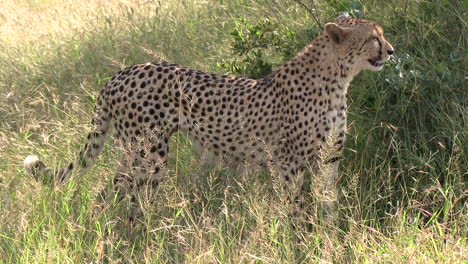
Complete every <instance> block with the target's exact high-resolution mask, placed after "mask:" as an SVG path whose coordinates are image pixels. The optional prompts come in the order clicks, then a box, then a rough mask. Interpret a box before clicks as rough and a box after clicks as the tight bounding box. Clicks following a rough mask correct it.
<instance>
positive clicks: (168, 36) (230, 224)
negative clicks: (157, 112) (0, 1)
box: [0, 0, 468, 263]
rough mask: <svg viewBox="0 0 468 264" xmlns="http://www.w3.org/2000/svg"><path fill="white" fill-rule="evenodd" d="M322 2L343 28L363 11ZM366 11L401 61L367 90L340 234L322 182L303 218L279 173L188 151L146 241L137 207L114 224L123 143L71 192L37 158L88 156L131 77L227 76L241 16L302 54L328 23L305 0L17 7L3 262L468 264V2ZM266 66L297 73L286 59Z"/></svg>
mask: <svg viewBox="0 0 468 264" xmlns="http://www.w3.org/2000/svg"><path fill="white" fill-rule="evenodd" d="M304 2H305V3H309V1H304ZM315 2H316V3H317V5H318V7H319V14H320V18H321V20H322V21H327V22H328V21H332V20H333V18H334V17H336V16H337V15H339V13H340V12H341V10H342V8H343V7H342V5H340V3H342V2H347V1H315ZM135 3H138V4H135ZM361 3H362V5H361V7H359V8H360V9H362V10H364V14H365V16H366V17H367V18H370V19H373V20H376V21H378V22H379V23H380V24H382V25H383V26H384V28H385V32H386V36H387V39H388V40H389V41H390V42H391V43H392V44H394V46H395V48H396V55H395V59H394V60H393V61H392V62H391V63H390V64H389V65H387V66H386V67H385V69H384V70H383V71H382V72H379V73H375V72H365V73H362V74H361V75H359V76H358V77H357V78H356V79H355V80H354V81H353V83H352V84H351V87H350V89H349V91H350V94H349V134H348V137H347V143H346V149H345V152H344V159H343V162H342V164H341V177H340V182H339V184H338V187H339V203H338V208H339V217H340V221H339V223H338V224H336V225H330V224H328V223H327V221H326V220H327V219H323V218H322V217H320V216H319V214H316V212H317V205H318V204H319V202H320V199H319V198H318V197H316V196H314V195H312V194H313V193H315V192H316V190H315V189H314V186H313V185H312V186H311V184H310V183H311V182H313V180H311V179H308V180H307V182H308V185H307V186H308V187H307V188H308V192H307V193H306V197H305V206H306V207H307V208H310V210H309V213H308V214H307V215H303V216H300V217H290V216H289V214H288V211H289V210H288V208H287V207H286V206H285V203H284V202H283V201H282V198H281V192H279V191H278V189H279V186H278V184H277V180H276V178H275V177H274V176H272V175H270V174H269V173H267V172H265V171H260V172H246V173H238V172H233V171H231V170H229V169H227V168H224V167H223V166H217V167H210V166H208V165H205V164H204V162H203V160H202V159H203V157H199V156H197V155H194V154H192V153H191V151H190V143H189V142H188V140H187V139H185V138H183V137H173V138H172V142H171V144H172V146H171V147H172V150H173V151H172V154H171V157H170V164H169V170H168V175H167V177H166V181H165V183H164V184H163V185H162V186H161V188H160V189H159V190H158V193H157V198H156V202H154V203H153V204H145V203H143V204H142V207H143V209H144V217H143V218H142V219H141V220H142V222H141V223H139V224H137V225H136V226H135V227H132V226H130V225H129V224H128V223H127V222H126V220H125V219H126V212H127V208H126V207H127V204H126V203H125V202H115V203H112V204H111V206H110V207H109V208H106V209H105V210H99V209H97V206H98V200H99V199H98V198H97V195H98V193H99V192H100V190H102V189H105V188H108V185H109V182H110V181H111V178H112V176H113V174H114V169H115V166H116V163H117V162H116V160H117V159H118V156H119V149H118V147H115V146H116V145H117V143H116V142H115V141H114V140H113V139H110V140H109V141H108V142H109V143H110V144H107V147H106V149H105V152H104V154H103V155H102V156H101V157H100V159H99V162H98V165H97V166H96V167H95V168H94V169H93V170H92V171H91V172H89V173H87V174H86V175H85V176H84V177H82V178H76V179H73V180H72V181H70V182H69V183H68V184H67V185H66V186H60V187H48V186H43V185H41V184H40V183H38V182H36V181H35V180H34V179H32V178H30V177H29V176H28V175H27V174H26V172H25V170H24V169H23V168H22V164H21V163H22V160H23V159H24V158H25V157H26V155H28V154H32V153H36V154H38V155H40V156H41V157H42V158H43V159H44V160H45V161H46V162H47V164H50V165H53V166H60V165H61V164H62V165H63V164H65V163H66V162H67V161H69V160H70V159H73V157H74V156H75V155H76V154H77V153H78V152H79V150H80V147H81V146H82V144H83V142H84V140H85V136H84V135H85V134H86V133H84V131H88V130H89V129H90V125H89V121H90V120H91V112H92V108H93V105H94V101H95V99H96V96H97V94H98V92H99V91H100V89H102V87H103V84H104V83H105V82H106V80H107V79H109V78H111V77H112V75H113V74H114V73H115V72H117V71H118V70H119V69H120V68H121V67H123V66H128V65H131V64H135V63H141V62H146V61H154V60H158V59H167V60H170V61H173V62H176V63H179V64H183V65H186V66H190V67H195V68H198V69H201V70H205V71H212V72H225V69H222V68H219V67H217V65H218V63H220V62H222V61H223V60H229V59H236V55H233V53H232V52H233V51H232V44H233V39H232V36H231V35H230V33H231V32H232V31H233V30H234V29H235V21H237V20H238V19H239V18H240V17H244V18H245V20H246V21H249V22H250V23H252V24H255V23H256V21H257V20H258V19H259V18H261V19H263V18H268V19H269V20H270V21H272V22H273V24H274V25H278V26H281V27H287V28H289V29H291V30H294V31H295V32H297V33H298V36H297V39H296V40H297V43H284V45H289V46H292V45H294V47H296V46H297V47H298V49H299V47H303V46H305V45H306V44H307V42H308V41H310V39H311V38H312V37H313V36H315V35H316V34H317V33H318V29H317V27H316V25H315V24H314V22H313V20H312V19H311V18H310V15H309V14H308V13H307V12H306V11H305V10H304V9H301V7H300V6H298V5H297V4H296V3H295V2H294V1H287V0H278V1H269V0H268V1H267V0H251V1H247V0H229V1H228V0H216V1H215V0H212V1H202V0H196V1H189V0H172V1H160V2H159V1H128V2H127V1H117V0H112V1H106V2H105V3H104V2H102V1H92V0H86V1H75V2H73V3H72V4H70V3H66V2H62V1H58V0H36V1H26V0H23V1H21V0H17V1H14V0H11V1H7V2H6V3H5V4H4V6H3V7H2V8H3V9H2V10H0V20H1V21H2V22H3V25H1V26H0V93H1V94H2V96H0V212H1V213H0V223H1V225H0V262H1V263H91V262H92V263H100V262H105V263H114V262H121V263H127V262H128V263H141V262H149V263H184V262H186V263H192V262H194V263H252V262H253V263H331V262H333V263H466V262H467V261H468V258H467V257H466V252H467V246H466V237H467V231H468V230H467V226H468V223H467V220H468V219H467V215H468V212H467V194H468V188H467V186H466V182H467V176H468V144H467V142H468V137H467V136H468V126H467V125H468V90H467V87H468V85H467V79H466V78H467V76H468V70H467V69H468V67H467V63H466V62H467V61H468V57H467V53H466V44H467V43H466V37H467V36H466V32H464V29H466V12H467V4H466V1H442V0H434V1H432V2H426V1H420V0H415V1H404V0H401V1H391V2H390V1H388V2H385V1H362V2H361ZM453 3H456V5H453ZM345 4H346V3H345ZM355 6H357V5H356V4H355ZM297 51H299V50H297ZM265 56H267V58H269V59H270V60H271V61H272V63H273V64H274V65H278V64H279V63H281V62H282V61H281V60H283V61H284V58H281V56H280V57H278V56H277V54H273V51H272V50H268V49H266V50H265ZM239 59H241V58H239Z"/></svg>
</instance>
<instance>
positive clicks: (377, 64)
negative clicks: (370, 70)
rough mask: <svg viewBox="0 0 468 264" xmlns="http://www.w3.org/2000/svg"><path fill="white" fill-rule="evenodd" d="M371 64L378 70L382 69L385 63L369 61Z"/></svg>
mask: <svg viewBox="0 0 468 264" xmlns="http://www.w3.org/2000/svg"><path fill="white" fill-rule="evenodd" d="M367 61H368V62H369V64H370V65H372V66H374V67H376V68H382V67H383V65H384V63H383V62H379V61H378V60H367Z"/></svg>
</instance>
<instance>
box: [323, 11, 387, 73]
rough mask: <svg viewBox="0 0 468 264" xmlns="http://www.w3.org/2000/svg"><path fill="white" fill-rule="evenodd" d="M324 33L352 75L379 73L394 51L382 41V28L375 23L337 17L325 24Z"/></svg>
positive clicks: (385, 41)
mask: <svg viewBox="0 0 468 264" xmlns="http://www.w3.org/2000/svg"><path fill="white" fill-rule="evenodd" d="M324 33H325V34H326V35H328V36H329V37H330V38H331V40H332V41H333V42H334V44H335V47H336V49H337V53H338V55H339V57H341V58H344V61H346V62H347V66H348V67H350V69H351V70H353V71H354V72H355V73H358V72H360V71H362V70H373V71H380V70H382V68H383V66H384V63H385V62H387V61H388V60H389V59H390V56H391V55H392V54H393V52H394V49H393V47H392V45H391V44H390V43H389V42H388V41H387V40H386V39H385V38H384V32H383V28H382V27H381V26H379V25H378V24H376V23H375V22H372V21H369V20H364V19H357V18H351V17H349V16H340V17H338V18H337V19H336V20H335V22H334V23H328V24H326V25H325V30H324Z"/></svg>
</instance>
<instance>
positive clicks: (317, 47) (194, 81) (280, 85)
mask: <svg viewBox="0 0 468 264" xmlns="http://www.w3.org/2000/svg"><path fill="white" fill-rule="evenodd" d="M393 52H394V49H393V47H392V45H391V44H390V43H389V42H388V41H387V40H386V39H385V38H384V32H383V29H382V27H381V26H379V25H378V24H376V23H375V22H373V21H370V20H365V19H357V18H352V17H349V16H340V17H338V18H337V19H336V20H335V21H334V22H332V23H328V24H326V25H325V27H324V30H323V32H322V33H321V34H320V35H319V36H318V37H317V38H316V39H315V40H313V41H312V43H311V44H309V45H308V46H307V47H305V48H304V49H303V50H302V51H301V52H300V53H299V54H298V55H296V56H295V57H294V58H292V59H291V60H290V61H288V62H287V63H285V64H284V65H283V66H281V67H279V68H278V69H276V71H274V72H273V73H272V74H270V75H268V76H266V77H264V78H261V79H258V80H253V79H247V78H242V77H232V76H227V75H221V74H214V73H206V72H202V71H199V70H195V69H190V68H186V67H183V66H180V65H177V64H171V63H168V62H164V61H163V62H153V63H146V64H138V65H134V66H131V67H128V68H125V69H123V70H122V71H120V72H119V73H117V74H116V75H115V76H114V77H113V78H112V79H111V80H110V81H109V82H108V83H107V84H106V86H105V88H104V89H103V90H102V91H101V93H100V95H99V97H98V99H97V106H96V111H95V117H94V118H93V122H92V124H93V127H94V129H93V130H92V132H91V133H89V134H88V136H87V140H86V144H85V145H84V148H83V149H82V151H81V153H80V154H79V156H78V158H77V159H76V160H75V161H73V162H71V163H69V165H68V166H67V167H65V168H62V169H56V170H52V169H49V168H47V167H46V165H45V164H44V163H43V162H42V161H40V160H39V158H38V157H37V156H34V155H31V156H28V157H27V158H26V159H25V161H24V165H25V167H26V169H27V171H29V173H31V174H32V175H34V176H35V177H36V178H38V179H43V177H44V176H43V175H45V174H51V175H53V177H52V179H53V181H56V182H64V181H67V180H68V179H69V178H70V177H71V175H72V172H74V173H73V174H74V175H82V174H83V173H84V172H85V171H86V169H88V168H90V167H91V165H92V164H93V163H94V162H95V161H96V159H97V156H98V155H99V154H100V153H101V151H102V149H103V145H104V141H105V138H106V136H107V134H108V132H109V130H110V128H111V127H114V129H115V131H116V138H117V139H118V140H119V142H120V143H121V145H122V146H124V149H125V151H124V153H125V154H128V153H131V154H130V155H129V156H130V157H131V158H130V159H131V160H130V162H125V161H124V160H125V158H127V159H129V157H125V158H124V159H123V160H121V161H120V162H119V167H118V168H117V173H116V175H115V178H114V183H115V184H116V186H123V187H122V188H124V189H125V190H126V191H128V192H129V193H134V194H133V195H139V194H141V193H142V192H147V191H148V189H150V190H152V189H154V188H156V187H157V186H158V184H159V183H160V178H161V174H162V170H163V169H164V167H165V166H166V164H167V158H168V154H169V138H170V137H171V135H172V134H173V133H174V132H176V131H181V132H183V133H186V134H187V135H189V136H190V138H191V139H193V140H194V141H196V142H198V143H199V145H201V146H202V148H204V149H208V150H209V151H211V152H212V153H214V155H215V156H226V157H229V159H232V160H236V161H238V162H240V163H242V162H249V163H255V164H260V165H265V164H273V165H274V166H275V167H277V168H278V171H279V172H280V173H279V174H280V175H281V176H280V177H281V181H282V182H283V183H284V188H285V189H288V188H289V187H290V186H292V185H293V184H298V185H299V186H301V185H302V182H303V176H302V175H303V172H304V171H305V170H306V169H308V168H311V166H313V165H314V164H316V163H317V162H318V161H319V159H320V151H321V148H322V147H323V146H324V145H325V144H328V145H330V144H331V145H332V146H334V147H335V149H336V151H335V152H334V154H333V155H332V156H330V157H327V160H322V162H324V163H326V164H331V166H332V173H331V176H329V178H330V181H334V180H336V179H337V175H338V163H339V160H340V156H341V152H342V149H343V144H344V142H345V135H346V122H347V121H346V119H347V106H346V94H347V90H348V86H349V84H350V82H351V81H352V79H353V78H354V77H355V76H356V75H357V74H358V73H360V72H361V71H363V70H372V71H380V70H381V69H382V68H383V66H384V63H385V62H387V61H388V60H389V59H390V57H391V55H392V54H393ZM332 134H333V137H331V135H332ZM330 138H332V141H333V142H331V143H330V142H328V141H329V139H330ZM297 189H298V190H299V191H295V193H292V194H291V195H292V196H291V197H292V198H291V199H298V196H299V195H300V189H301V188H297Z"/></svg>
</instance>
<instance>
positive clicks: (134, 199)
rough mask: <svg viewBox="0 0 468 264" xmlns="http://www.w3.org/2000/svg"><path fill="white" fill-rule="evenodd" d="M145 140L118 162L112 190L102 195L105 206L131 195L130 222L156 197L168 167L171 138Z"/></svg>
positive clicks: (137, 217)
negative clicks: (169, 139)
mask: <svg viewBox="0 0 468 264" xmlns="http://www.w3.org/2000/svg"><path fill="white" fill-rule="evenodd" d="M145 141H147V142H144V144H140V145H139V147H138V148H137V149H132V150H129V151H127V152H128V154H129V155H126V157H125V158H123V159H121V160H120V161H119V166H118V169H117V173H116V174H115V177H114V179H113V189H112V191H111V192H109V193H103V194H102V195H101V197H102V198H101V200H102V201H103V203H104V204H105V205H107V204H109V203H112V202H115V201H121V200H122V199H124V198H125V197H129V205H128V207H129V221H130V222H133V223H134V222H135V221H136V220H138V219H139V218H141V217H142V215H143V214H144V210H145V208H146V206H147V205H148V204H149V203H151V202H152V201H153V200H154V199H153V198H154V196H155V193H156V189H157V186H158V185H159V183H160V182H161V181H162V174H163V172H164V170H165V168H166V166H167V155H168V150H169V147H168V137H162V138H159V139H158V140H155V139H146V140H145Z"/></svg>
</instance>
